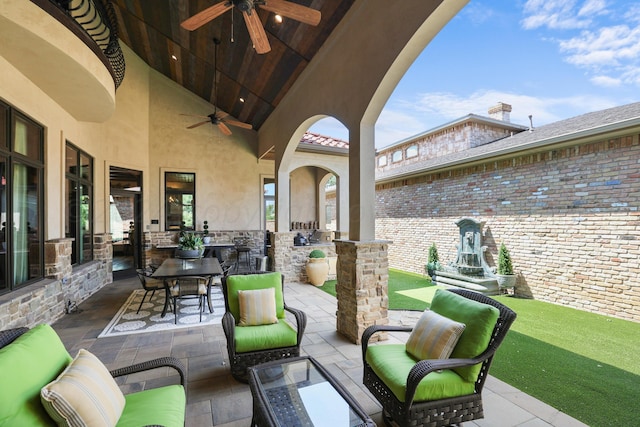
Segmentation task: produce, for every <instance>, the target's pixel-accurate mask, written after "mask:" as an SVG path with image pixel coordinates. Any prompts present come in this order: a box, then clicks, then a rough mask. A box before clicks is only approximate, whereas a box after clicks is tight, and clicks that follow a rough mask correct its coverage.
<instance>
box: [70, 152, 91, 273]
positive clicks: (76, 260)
mask: <svg viewBox="0 0 640 427" xmlns="http://www.w3.org/2000/svg"><path fill="white" fill-rule="evenodd" d="M64 148H65V200H66V202H67V211H66V212H65V215H66V218H65V235H66V237H67V238H73V239H74V241H73V243H72V245H71V246H72V250H71V265H81V264H86V263H87V262H90V261H93V259H94V256H95V253H94V250H95V247H94V233H93V223H94V207H93V182H94V179H93V177H94V164H95V161H94V160H95V159H94V157H93V156H91V155H90V154H89V153H87V152H86V151H84V150H82V149H81V148H79V147H78V146H76V145H75V144H73V143H72V142H70V141H69V140H66V141H65V146H64ZM69 149H71V150H73V151H74V152H75V164H74V165H73V166H74V167H75V173H73V172H69V169H70V167H69V166H70V163H67V162H68V161H69V159H68V158H67V150H69ZM83 157H84V158H86V159H87V160H88V161H89V176H88V177H85V176H84V165H83V164H82V159H83ZM69 184H71V185H73V186H74V188H76V189H78V188H84V187H85V186H86V187H87V188H88V191H87V193H88V194H87V196H88V197H89V203H88V208H89V212H88V216H87V220H88V224H87V225H88V230H87V232H86V233H84V234H83V233H82V230H83V228H82V226H83V223H82V216H83V215H82V207H83V206H84V205H83V202H82V198H83V196H84V195H85V194H84V192H83V191H82V190H81V191H75V192H74V196H75V197H74V199H75V200H73V203H72V200H70V199H69V194H68V192H67V190H68V188H69V187H68V185H69ZM72 209H73V210H74V212H71V210H72ZM72 214H73V216H71V215H72ZM72 218H74V219H75V221H73V220H72ZM78 219H80V220H78ZM67 226H69V229H71V228H73V234H72V235H67V231H68V230H67V229H66V227H67ZM83 239H84V240H83ZM85 254H87V256H85Z"/></svg>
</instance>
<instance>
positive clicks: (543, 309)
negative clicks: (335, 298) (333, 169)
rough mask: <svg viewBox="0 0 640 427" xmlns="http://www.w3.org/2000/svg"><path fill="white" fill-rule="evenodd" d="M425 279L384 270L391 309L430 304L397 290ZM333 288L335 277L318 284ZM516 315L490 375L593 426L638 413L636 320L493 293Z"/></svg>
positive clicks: (629, 419)
mask: <svg viewBox="0 0 640 427" xmlns="http://www.w3.org/2000/svg"><path fill="white" fill-rule="evenodd" d="M430 285H431V281H430V279H429V278H423V277H422V276H421V275H418V274H413V273H406V272H402V271H399V270H393V269H390V270H389V309H390V310H402V309H404V310H424V309H425V308H426V307H427V306H428V304H427V303H426V302H422V301H418V300H415V299H413V298H409V297H406V296H403V295H398V294H396V292H397V291H402V290H407V289H414V288H418V287H422V286H430ZM321 289H323V290H325V291H326V292H328V293H331V294H333V295H335V281H331V282H327V283H325V285H324V286H323V287H322V288H321ZM495 298H496V299H497V300H498V301H500V302H502V303H503V304H505V305H506V306H508V307H510V308H511V309H513V310H514V311H515V312H516V313H517V314H518V318H517V319H516V321H515V322H514V323H513V325H512V326H511V329H510V330H509V333H508V334H507V337H506V338H505V340H504V342H503V343H502V345H501V346H500V348H499V349H498V352H497V353H496V356H495V357H494V359H493V364H492V366H491V370H490V374H491V375H493V376H495V377H496V378H499V379H500V380H502V381H504V382H506V383H508V384H511V385H512V386H514V387H516V388H518V389H519V390H522V391H523V392H525V393H527V394H529V395H531V396H533V397H535V398H537V399H540V400H542V401H543V402H546V403H547V404H549V405H551V406H553V407H554V408H556V409H558V410H560V411H562V412H564V413H566V414H568V415H570V416H572V417H574V418H576V419H578V420H580V421H582V422H584V423H586V424H588V425H590V426H627V425H637V423H638V422H639V421H638V420H640V404H639V403H638V402H640V363H639V362H638V360H639V356H638V354H640V325H639V324H637V323H635V322H630V321H625V320H621V319H615V318H611V317H607V316H601V315H597V314H594V313H587V312H584V311H580V310H576V309H572V308H568V307H562V306H559V305H555V304H550V303H545V302H542V301H536V300H531V299H520V298H514V297H509V296H496V297H495Z"/></svg>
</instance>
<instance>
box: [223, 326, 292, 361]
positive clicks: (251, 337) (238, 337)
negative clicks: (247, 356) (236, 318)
mask: <svg viewBox="0 0 640 427" xmlns="http://www.w3.org/2000/svg"><path fill="white" fill-rule="evenodd" d="M235 341H236V352H237V353H246V352H249V351H258V350H268V349H272V348H282V347H293V346H296V345H297V344H298V333H297V332H296V330H295V329H294V328H293V327H292V326H291V325H290V324H288V323H287V322H286V321H285V320H283V319H280V320H278V323H274V324H271V325H258V326H238V327H236V328H235Z"/></svg>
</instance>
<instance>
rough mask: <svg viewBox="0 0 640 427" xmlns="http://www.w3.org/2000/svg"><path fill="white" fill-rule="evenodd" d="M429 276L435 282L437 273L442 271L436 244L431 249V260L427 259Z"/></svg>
mask: <svg viewBox="0 0 640 427" xmlns="http://www.w3.org/2000/svg"><path fill="white" fill-rule="evenodd" d="M426 267H427V274H429V277H431V280H435V278H436V271H438V270H442V266H441V265H440V257H439V256H438V248H437V247H436V244H435V243H432V244H431V246H430V247H429V258H428V259H427V266H426Z"/></svg>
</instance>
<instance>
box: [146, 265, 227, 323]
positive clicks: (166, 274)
mask: <svg viewBox="0 0 640 427" xmlns="http://www.w3.org/2000/svg"><path fill="white" fill-rule="evenodd" d="M219 275H222V267H221V266H220V262H219V261H218V258H216V257H209V258H189V259H183V258H167V259H165V260H164V261H163V262H162V264H160V267H158V268H157V269H156V270H155V271H154V272H153V273H152V274H151V277H153V278H154V279H158V280H162V281H163V282H164V289H165V300H164V308H163V309H162V317H164V316H165V315H166V314H167V308H168V306H169V299H170V298H171V284H170V283H171V281H172V280H180V278H185V277H190V276H204V277H208V278H209V282H208V284H207V303H208V305H209V312H210V313H213V304H212V303H211V286H212V282H213V277H214V276H219Z"/></svg>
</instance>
